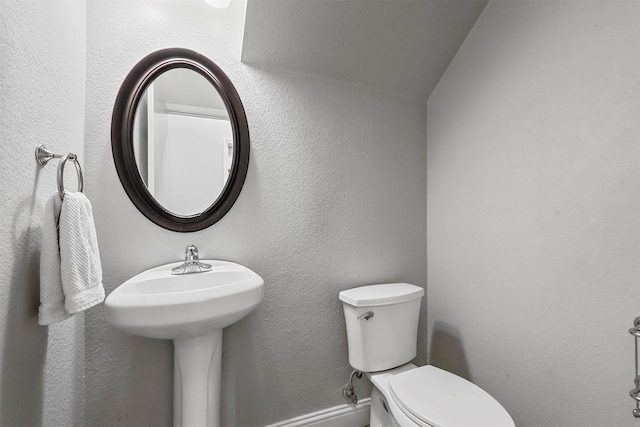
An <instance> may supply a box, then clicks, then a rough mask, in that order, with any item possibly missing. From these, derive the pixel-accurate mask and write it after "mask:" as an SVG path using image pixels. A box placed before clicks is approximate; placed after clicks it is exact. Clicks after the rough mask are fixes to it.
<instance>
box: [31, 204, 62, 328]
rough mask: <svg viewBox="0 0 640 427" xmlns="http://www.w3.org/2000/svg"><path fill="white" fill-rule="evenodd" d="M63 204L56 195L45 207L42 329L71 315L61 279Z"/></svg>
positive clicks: (41, 290)
mask: <svg viewBox="0 0 640 427" xmlns="http://www.w3.org/2000/svg"><path fill="white" fill-rule="evenodd" d="M61 204H62V203H61V200H60V196H59V195H58V193H55V194H52V195H51V197H49V200H47V203H46V204H45V206H44V218H43V219H42V234H41V237H40V309H39V313H38V323H39V324H40V325H50V324H52V323H56V322H60V321H61V320H64V319H66V318H67V317H69V313H67V312H66V311H65V309H64V293H63V291H62V280H61V278H60V248H59V246H58V220H59V218H60V205H61Z"/></svg>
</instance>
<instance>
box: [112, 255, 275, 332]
mask: <svg viewBox="0 0 640 427" xmlns="http://www.w3.org/2000/svg"><path fill="white" fill-rule="evenodd" d="M203 262H206V263H207V264H211V265H212V266H213V268H212V270H211V271H207V272H203V273H192V274H182V275H173V274H171V269H172V268H173V267H176V266H178V265H180V264H182V263H180V262H177V263H173V264H167V265H162V266H160V267H156V268H152V269H150V270H147V271H144V272H142V273H140V274H138V275H136V276H134V277H132V278H131V279H129V280H127V281H126V282H124V283H123V284H122V285H120V286H119V287H118V288H116V290H115V291H113V292H112V293H111V294H110V295H109V296H108V297H107V299H106V301H105V307H106V315H107V322H109V323H110V324H111V325H113V326H115V327H116V328H118V329H121V330H123V331H125V332H129V333H131V334H134V335H140V336H143V337H148V338H161V339H172V340H173V339H177V338H188V337H196V336H200V335H206V334H208V333H210V332H211V331H213V330H216V329H222V328H225V327H227V326H229V325H231V324H232V323H235V322H237V321H238V320H240V319H241V318H243V317H244V316H246V315H247V314H249V313H250V312H251V311H252V310H253V309H254V308H255V307H256V306H257V305H258V304H259V303H260V301H262V297H263V294H264V281H263V280H262V278H261V277H260V276H258V275H257V274H256V273H254V272H253V271H251V270H249V269H248V268H246V267H243V266H242V265H239V264H236V263H233V262H227V261H211V260H204V261H203Z"/></svg>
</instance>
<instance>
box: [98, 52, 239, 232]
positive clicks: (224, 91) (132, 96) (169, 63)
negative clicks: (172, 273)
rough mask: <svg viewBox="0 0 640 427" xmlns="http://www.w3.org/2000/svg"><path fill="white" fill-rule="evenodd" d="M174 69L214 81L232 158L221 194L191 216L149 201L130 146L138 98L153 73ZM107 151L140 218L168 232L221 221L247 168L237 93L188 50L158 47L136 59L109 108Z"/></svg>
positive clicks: (211, 64) (205, 60)
mask: <svg viewBox="0 0 640 427" xmlns="http://www.w3.org/2000/svg"><path fill="white" fill-rule="evenodd" d="M173 68H187V69H191V70H193V71H195V72H197V73H199V74H201V75H202V76H204V77H205V78H206V79H207V80H208V81H209V82H210V83H211V85H213V87H214V88H215V89H216V90H217V91H218V93H219V94H220V97H221V98H222V99H223V101H224V103H225V106H226V108H227V111H228V113H229V118H230V123H231V128H232V131H233V161H232V165H231V172H230V174H229V179H228V180H227V183H226V185H225V187H224V189H223V190H222V193H221V194H220V196H219V197H218V198H217V199H216V200H215V201H214V202H213V204H212V205H211V206H209V207H208V208H207V209H206V210H205V211H204V212H202V213H200V214H195V215H190V216H178V215H175V214H173V213H171V212H169V211H168V210H167V209H165V208H164V207H163V206H162V205H160V204H159V203H158V202H157V201H156V199H154V197H153V196H152V195H151V193H150V192H149V190H147V187H146V185H145V184H144V182H143V180H142V177H141V176H140V171H139V170H138V165H137V164H136V160H135V155H134V147H133V124H134V118H135V114H136V110H137V108H138V104H139V102H140V99H141V98H142V96H143V94H144V92H145V90H146V89H147V87H148V86H149V84H150V83H151V82H153V81H154V80H155V78H156V77H158V76H159V75H160V74H162V73H164V72H166V71H168V70H170V69H173ZM111 149H112V152H113V160H114V162H115V166H116V170H117V172H118V177H119V178H120V182H121V183H122V186H123V187H124V190H125V192H126V193H127V195H128V196H129V198H130V199H131V201H132V202H133V204H134V205H135V206H136V207H137V208H138V210H139V211H140V212H142V214H143V215H144V216H146V217H147V218H148V219H149V220H151V221H153V222H154V223H156V224H157V225H159V226H161V227H164V228H166V229H168V230H173V231H180V232H191V231H199V230H202V229H204V228H207V227H209V226H211V225H213V224H214V223H216V222H217V221H218V220H220V219H221V218H222V217H223V216H224V215H225V214H226V213H227V212H228V211H229V209H231V206H233V204H234V203H235V201H236V199H237V198H238V196H239V195H240V191H241V190H242V186H243V184H244V180H245V177H246V175H247V169H248V167H249V127H248V125H247V118H246V116H245V112H244V108H243V107H242V102H241V101H240V97H239V96H238V93H237V91H236V89H235V87H234V86H233V84H232V83H231V80H229V78H228V77H227V75H226V74H225V73H224V72H223V71H222V70H221V69H220V67H218V66H217V65H216V64H215V63H214V62H213V61H211V60H210V59H208V58H206V57H205V56H203V55H200V54H199V53H197V52H194V51H192V50H189V49H183V48H170V49H163V50H159V51H156V52H153V53H151V54H149V55H148V56H146V57H145V58H143V59H142V60H141V61H140V62H138V64H136V65H135V66H134V67H133V69H132V70H131V71H130V72H129V74H128V75H127V77H126V78H125V80H124V82H123V83H122V86H121V87H120V91H119V92H118V96H117V98H116V101H115V105H114V107H113V116H112V120H111ZM194 184H195V185H197V182H195V183H194Z"/></svg>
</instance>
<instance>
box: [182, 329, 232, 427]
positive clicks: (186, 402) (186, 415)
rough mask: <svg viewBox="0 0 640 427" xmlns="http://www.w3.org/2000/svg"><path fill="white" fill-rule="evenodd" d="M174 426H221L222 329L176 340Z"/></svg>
mask: <svg viewBox="0 0 640 427" xmlns="http://www.w3.org/2000/svg"><path fill="white" fill-rule="evenodd" d="M173 345H174V376H173V425H174V426H175V427H203V426H207V427H218V426H219V425H220V367H221V366H222V329H220V330H217V331H214V332H213V333H211V334H209V335H205V336H201V337H195V338H179V339H175V340H173Z"/></svg>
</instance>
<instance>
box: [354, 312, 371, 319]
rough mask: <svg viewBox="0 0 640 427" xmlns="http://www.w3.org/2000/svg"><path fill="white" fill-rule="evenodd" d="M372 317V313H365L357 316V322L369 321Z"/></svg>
mask: <svg viewBox="0 0 640 427" xmlns="http://www.w3.org/2000/svg"><path fill="white" fill-rule="evenodd" d="M372 317H373V311H367V312H366V313H362V314H361V315H360V316H358V320H362V319H364V320H369V319H371V318H372Z"/></svg>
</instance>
